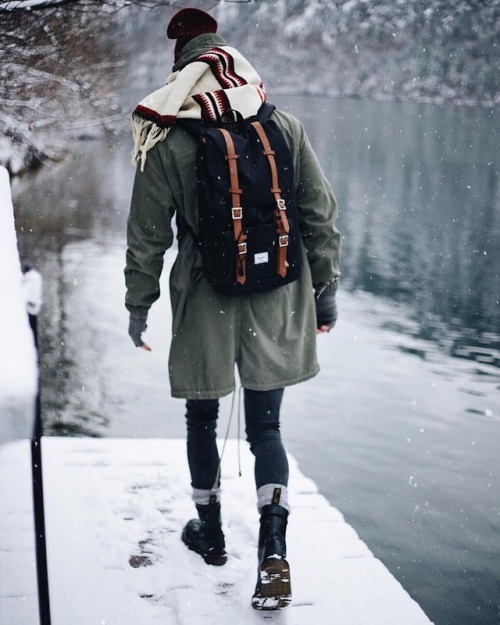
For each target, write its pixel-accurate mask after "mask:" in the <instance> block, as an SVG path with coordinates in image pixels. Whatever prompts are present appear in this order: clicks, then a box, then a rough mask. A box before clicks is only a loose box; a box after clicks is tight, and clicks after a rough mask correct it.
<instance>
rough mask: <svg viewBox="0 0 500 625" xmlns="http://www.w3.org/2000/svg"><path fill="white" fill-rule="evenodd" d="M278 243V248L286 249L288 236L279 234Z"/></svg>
mask: <svg viewBox="0 0 500 625" xmlns="http://www.w3.org/2000/svg"><path fill="white" fill-rule="evenodd" d="M278 243H279V246H280V247H286V246H287V245H288V234H281V235H280V236H279V239H278Z"/></svg>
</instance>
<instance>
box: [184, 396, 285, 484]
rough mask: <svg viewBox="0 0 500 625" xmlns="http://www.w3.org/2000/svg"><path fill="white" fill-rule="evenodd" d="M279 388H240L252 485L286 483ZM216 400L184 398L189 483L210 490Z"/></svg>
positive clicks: (215, 458)
mask: <svg viewBox="0 0 500 625" xmlns="http://www.w3.org/2000/svg"><path fill="white" fill-rule="evenodd" d="M283 390H284V389H282V388H279V389H276V390H272V391H251V390H249V389H244V404H245V426H246V435H247V441H248V442H249V443H250V449H251V451H252V453H253V455H254V456H255V484H256V487H257V488H260V487H261V486H263V485H264V484H282V485H283V486H287V485H288V460H287V457H286V452H285V448H284V447H283V443H282V442H281V434H280V407H281V400H282V398H283ZM218 411H219V400H218V399H188V400H187V401H186V420H187V453H188V463H189V469H190V472H191V485H192V486H193V488H197V489H201V490H211V489H212V488H213V486H214V481H215V479H216V475H217V469H218V466H219V453H218V451H217V445H216V427H217V416H218Z"/></svg>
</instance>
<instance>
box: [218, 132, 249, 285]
mask: <svg viewBox="0 0 500 625" xmlns="http://www.w3.org/2000/svg"><path fill="white" fill-rule="evenodd" d="M219 131H220V132H221V134H222V136H223V137H224V141H225V143H226V150H227V154H226V157H225V158H226V161H227V164H228V167H229V180H230V183H231V186H230V188H229V193H230V194H231V216H232V219H233V232H234V240H235V241H236V244H237V252H238V253H237V254H236V283H237V284H245V282H246V279H247V275H246V256H247V244H246V240H247V236H246V234H245V233H244V232H243V226H242V221H243V209H242V207H241V194H242V190H241V188H240V181H239V176H238V165H237V160H238V158H239V156H238V154H236V149H235V147H234V141H233V139H232V137H231V135H230V133H229V132H228V131H227V130H226V129H225V128H219Z"/></svg>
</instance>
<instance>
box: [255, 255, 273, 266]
mask: <svg viewBox="0 0 500 625" xmlns="http://www.w3.org/2000/svg"><path fill="white" fill-rule="evenodd" d="M253 262H254V264H255V265H262V264H263V263H268V262H269V253H268V252H260V253H259V254H255V255H254V257H253Z"/></svg>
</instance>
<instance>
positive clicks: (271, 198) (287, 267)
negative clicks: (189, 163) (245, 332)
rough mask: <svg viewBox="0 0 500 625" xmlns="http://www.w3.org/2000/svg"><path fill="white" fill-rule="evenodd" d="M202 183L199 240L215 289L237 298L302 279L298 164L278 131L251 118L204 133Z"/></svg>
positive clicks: (199, 165)
mask: <svg viewBox="0 0 500 625" xmlns="http://www.w3.org/2000/svg"><path fill="white" fill-rule="evenodd" d="M229 128H231V130H229ZM197 177H198V190H199V202H198V204H199V206H198V236H197V239H198V245H199V248H200V251H201V253H202V257H203V266H204V273H205V276H206V277H207V279H208V280H209V281H210V282H211V284H212V286H213V287H214V289H215V290H216V291H218V292H221V293H226V294H231V295H236V294H243V293H251V292H256V291H261V290H266V289H272V288H276V287H279V286H282V285H284V284H288V283H289V282H292V281H293V280H296V279H297V278H298V277H299V275H300V235H299V229H298V216H297V204H296V198H295V188H294V181H293V163H292V157H291V154H290V151H289V149H288V146H287V144H286V142H285V139H284V137H283V135H282V133H281V131H280V130H279V128H278V127H277V125H276V124H275V123H274V122H273V121H271V120H268V121H262V122H254V123H251V121H250V120H246V121H245V123H244V124H242V123H241V122H240V121H238V122H237V123H236V124H230V125H226V126H225V127H223V128H204V129H202V131H201V144H200V147H199V150H198V159H197Z"/></svg>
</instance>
